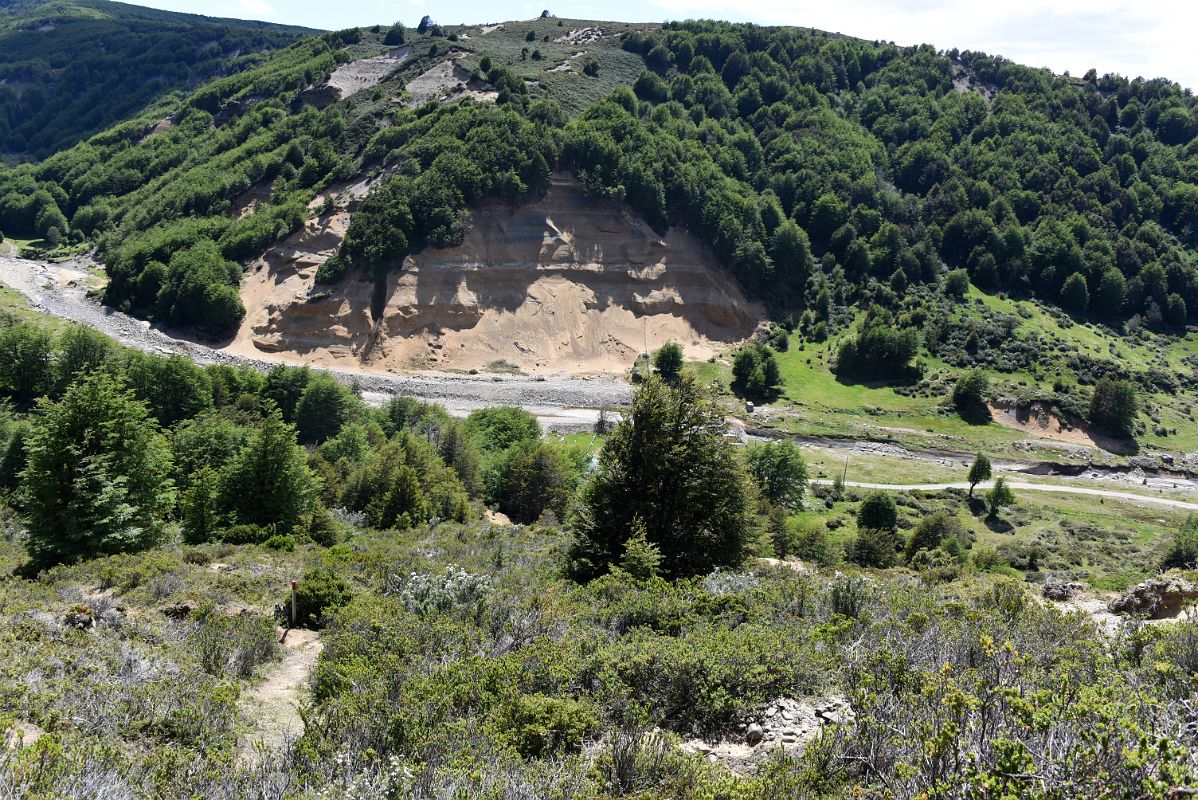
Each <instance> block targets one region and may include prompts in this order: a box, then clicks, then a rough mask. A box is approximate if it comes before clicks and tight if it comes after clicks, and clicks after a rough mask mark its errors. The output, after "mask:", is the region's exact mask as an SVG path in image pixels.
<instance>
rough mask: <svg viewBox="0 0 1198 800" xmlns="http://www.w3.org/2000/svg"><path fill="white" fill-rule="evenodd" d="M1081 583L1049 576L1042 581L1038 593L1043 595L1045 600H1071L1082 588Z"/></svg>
mask: <svg viewBox="0 0 1198 800" xmlns="http://www.w3.org/2000/svg"><path fill="white" fill-rule="evenodd" d="M1082 588H1083V587H1082V585H1081V584H1080V583H1078V582H1076V581H1063V580H1060V579H1059V578H1049V579H1048V580H1047V581H1045V582H1044V586H1043V588H1041V590H1040V594H1042V595H1044V598H1045V599H1046V600H1056V601H1058V602H1064V601H1066V600H1072V599H1073V598H1074V597H1075V596H1076V595H1077V594H1078V592H1080V591H1081V590H1082Z"/></svg>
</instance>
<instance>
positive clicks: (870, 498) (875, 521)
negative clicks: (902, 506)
mask: <svg viewBox="0 0 1198 800" xmlns="http://www.w3.org/2000/svg"><path fill="white" fill-rule="evenodd" d="M857 527H858V528H860V529H862V530H874V531H893V530H895V529H897V528H898V508H896V507H895V504H894V498H893V497H891V496H890V495H889V494H887V493H886V492H871V493H870V494H868V495H866V496H865V499H864V500H862V501H861V505H860V506H858V507H857Z"/></svg>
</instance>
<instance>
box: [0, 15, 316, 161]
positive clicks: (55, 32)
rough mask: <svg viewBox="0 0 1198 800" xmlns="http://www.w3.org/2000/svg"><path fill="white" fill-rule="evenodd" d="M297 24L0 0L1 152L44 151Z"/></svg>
mask: <svg viewBox="0 0 1198 800" xmlns="http://www.w3.org/2000/svg"><path fill="white" fill-rule="evenodd" d="M306 33H310V31H306V30H305V29H302V28H295V27H288V26H283V25H272V24H268V23H262V22H242V21H239V20H224V19H213V18H210V17H202V16H198V15H194V14H176V13H172V12H167V11H156V10H152V9H148V8H141V7H139V6H132V5H126V4H124V3H111V2H107V0H15V1H13V2H3V3H0V155H4V156H6V157H9V158H19V157H27V156H32V157H37V158H41V157H44V156H46V155H49V154H51V153H53V152H56V151H58V150H61V149H62V148H64V147H69V146H71V145H73V144H75V143H76V142H78V141H80V140H81V139H85V138H87V137H89V136H91V135H92V134H95V133H97V132H99V131H101V130H103V129H104V128H107V127H108V126H110V125H112V124H114V123H116V122H120V121H122V120H123V119H125V118H126V117H128V116H130V115H132V114H134V113H137V112H141V111H143V110H145V109H146V108H148V107H149V106H151V105H152V104H154V103H156V102H160V101H161V100H162V99H163V98H164V96H166V95H168V94H170V93H171V92H176V91H179V90H189V89H192V88H195V87H196V86H198V85H200V84H201V83H204V82H205V81H208V80H210V79H212V78H213V77H216V76H218V75H222V74H225V73H228V72H232V71H236V70H240V69H244V68H246V67H248V66H251V65H253V64H254V63H255V62H256V61H257V60H258V57H257V55H256V54H260V53H263V52H266V51H269V50H274V49H277V48H279V47H285V46H286V45H287V44H289V43H291V42H293V41H295V39H296V38H298V37H299V36H302V35H304V34H306Z"/></svg>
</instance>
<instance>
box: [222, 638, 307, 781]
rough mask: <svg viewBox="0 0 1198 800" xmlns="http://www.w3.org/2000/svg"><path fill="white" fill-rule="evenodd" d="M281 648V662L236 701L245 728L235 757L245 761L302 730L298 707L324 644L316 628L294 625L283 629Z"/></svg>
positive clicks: (266, 753) (278, 746)
mask: <svg viewBox="0 0 1198 800" xmlns="http://www.w3.org/2000/svg"><path fill="white" fill-rule="evenodd" d="M280 635H282V631H281V630H280ZM283 647H284V648H285V649H284V653H283V660H282V662H280V663H279V664H278V665H277V666H275V667H274V669H273V671H272V672H270V673H269V674H268V675H267V677H266V680H264V681H262V683H260V684H258V685H257V686H255V687H254V688H253V689H250V690H249V691H247V692H245V693H244V694H243V695H242V696H241V701H240V702H239V704H238V705H239V707H240V711H241V718H242V719H243V720H244V721H245V722H246V730H245V733H244V734H243V736H242V737H241V741H240V745H239V747H238V752H237V757H238V759H239V760H241V761H242V762H243V763H246V764H253V765H256V764H260V763H262V761H263V759H265V758H268V757H270V756H271V755H272V754H274V753H277V752H278V751H279V750H280V749H281V748H282V747H283V746H284V745H285V744H287V743H288V742H290V741H293V740H295V739H296V738H298V737H299V736H300V735H301V734H302V733H303V732H304V721H303V719H302V718H301V717H300V707H301V705H302V704H303V703H305V702H307V700H308V698H309V695H310V688H309V682H310V679H311V677H312V670H314V669H315V668H316V659H317V657H318V656H320V651H321V650H323V649H324V644H323V643H322V642H321V641H320V636H319V634H317V633H316V631H308V630H302V629H299V628H296V629H294V630H290V631H288V632H287V634H286V638H285V639H284V641H283Z"/></svg>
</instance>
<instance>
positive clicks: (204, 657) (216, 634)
mask: <svg viewBox="0 0 1198 800" xmlns="http://www.w3.org/2000/svg"><path fill="white" fill-rule="evenodd" d="M193 618H194V619H196V621H197V627H196V630H195V633H194V634H192V638H191V641H192V648H193V651H194V652H195V653H196V656H197V657H198V658H199V660H200V665H201V666H202V667H203V669H204V671H205V672H207V673H208V674H209V675H214V676H216V677H218V678H224V677H230V678H237V679H239V680H245V679H247V678H250V677H251V676H253V674H254V670H255V669H256V668H257V667H258V665H260V664H265V663H267V662H268V661H274V660H276V659H278V658H279V655H280V648H279V642H278V634H277V633H276V632H275V623H274V621H273V620H271V619H269V618H268V617H257V616H249V615H244V616H242V615H239V616H229V615H227V614H222V613H220V612H218V611H216V610H214V609H213V608H212V607H211V606H209V607H207V608H205V609H202V610H198V611H196V612H195V613H194V617H193Z"/></svg>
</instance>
